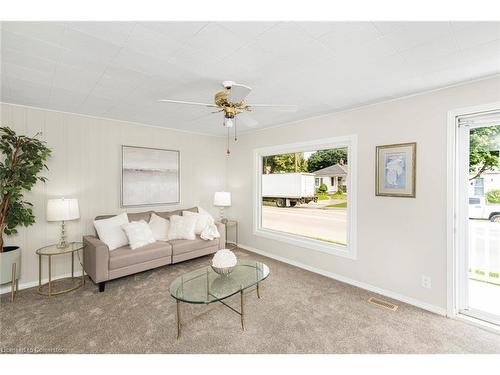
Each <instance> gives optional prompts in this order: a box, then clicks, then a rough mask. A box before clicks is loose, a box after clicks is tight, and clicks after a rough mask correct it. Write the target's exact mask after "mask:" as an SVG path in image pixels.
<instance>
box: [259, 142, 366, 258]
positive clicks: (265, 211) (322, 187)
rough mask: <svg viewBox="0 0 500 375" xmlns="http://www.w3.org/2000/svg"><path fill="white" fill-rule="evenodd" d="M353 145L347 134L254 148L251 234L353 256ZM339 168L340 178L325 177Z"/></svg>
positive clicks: (354, 183)
mask: <svg viewBox="0 0 500 375" xmlns="http://www.w3.org/2000/svg"><path fill="white" fill-rule="evenodd" d="M356 144H357V138H356V136H346V137H339V138H330V139H322V140H318V141H310V142H302V143H295V144H288V145H280V146H271V147H266V148H261V149H257V150H254V158H255V159H254V160H255V184H256V185H255V197H254V233H255V234H256V235H259V236H263V237H267V238H272V239H275V240H279V241H284V242H288V243H291V244H293V245H296V246H300V247H303V248H306V249H311V250H318V251H322V252H327V253H329V254H334V255H341V256H345V257H349V258H355V256H356V191H357V190H356V179H355V176H356ZM339 163H342V164H341V165H339ZM340 166H341V167H340ZM339 170H341V171H343V172H342V173H345V174H346V175H345V176H344V178H342V177H339V176H328V173H332V174H333V173H334V171H339ZM318 171H321V173H322V174H323V175H325V174H326V176H327V177H324V178H323V177H316V175H315V174H316V173H318ZM336 174H338V172H337V173H336ZM341 181H343V182H342V186H341ZM325 182H326V183H330V185H329V186H328V185H326V184H325ZM337 182H338V184H337ZM334 186H335V187H336V188H335V189H334V188H333V187H334ZM337 186H338V188H337ZM347 188H349V194H347V193H346V191H347Z"/></svg>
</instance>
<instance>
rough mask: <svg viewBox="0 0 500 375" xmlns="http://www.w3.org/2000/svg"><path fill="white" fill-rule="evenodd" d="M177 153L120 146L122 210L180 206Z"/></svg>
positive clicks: (178, 156) (178, 155)
mask: <svg viewBox="0 0 500 375" xmlns="http://www.w3.org/2000/svg"><path fill="white" fill-rule="evenodd" d="M179 165H180V153H179V151H175V150H163V149H158V148H147V147H135V146H122V184H121V185H122V186H121V205H122V207H133V206H151V205H161V204H173V203H180V173H179V172H180V167H179Z"/></svg>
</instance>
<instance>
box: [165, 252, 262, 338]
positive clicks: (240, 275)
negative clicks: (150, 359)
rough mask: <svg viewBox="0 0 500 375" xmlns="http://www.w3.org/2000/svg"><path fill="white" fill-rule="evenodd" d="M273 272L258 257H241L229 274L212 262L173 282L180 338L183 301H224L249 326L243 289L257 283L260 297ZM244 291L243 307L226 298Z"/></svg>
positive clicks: (256, 286) (171, 289) (172, 290)
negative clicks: (214, 265)
mask: <svg viewBox="0 0 500 375" xmlns="http://www.w3.org/2000/svg"><path fill="white" fill-rule="evenodd" d="M268 276H269V267H267V266H266V265H265V264H264V263H261V262H256V261H240V262H238V264H237V265H236V267H235V268H234V270H233V272H231V273H230V274H229V275H227V276H222V275H219V274H218V273H216V272H215V271H214V270H213V269H212V267H211V266H207V267H203V268H200V269H197V270H195V271H191V272H188V273H186V274H184V275H182V276H179V277H178V278H176V279H175V280H174V281H173V282H172V284H170V295H171V296H172V297H173V298H174V299H175V300H176V302H177V338H179V337H180V335H181V311H180V303H181V302H185V303H194V304H206V305H208V304H209V303H213V302H220V303H222V304H223V305H224V306H226V307H228V308H229V309H231V310H232V311H234V312H235V313H237V314H238V315H240V320H241V329H242V330H245V320H244V319H245V310H244V307H243V292H244V291H245V290H246V289H249V288H251V287H253V286H255V289H256V291H257V297H258V298H260V289H259V284H260V282H262V281H263V280H265V279H266V278H267V277H268ZM238 293H239V294H240V310H239V311H238V310H236V309H235V308H233V307H231V306H229V305H228V304H227V303H225V302H224V300H225V299H226V298H229V297H231V296H234V295H236V294H238Z"/></svg>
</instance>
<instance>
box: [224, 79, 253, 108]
mask: <svg viewBox="0 0 500 375" xmlns="http://www.w3.org/2000/svg"><path fill="white" fill-rule="evenodd" d="M250 92H252V89H251V88H250V87H248V86H245V85H240V84H238V83H233V85H232V86H231V89H230V90H229V101H230V102H231V103H241V102H242V101H243V100H245V98H246V97H247V96H248V94H250Z"/></svg>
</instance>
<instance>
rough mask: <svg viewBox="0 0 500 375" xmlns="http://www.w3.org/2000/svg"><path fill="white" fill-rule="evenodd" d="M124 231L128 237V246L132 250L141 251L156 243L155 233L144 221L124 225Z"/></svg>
mask: <svg viewBox="0 0 500 375" xmlns="http://www.w3.org/2000/svg"><path fill="white" fill-rule="evenodd" d="M122 229H123V231H124V232H125V234H126V235H127V238H128V245H129V246H130V248H131V249H132V250H135V249H140V248H141V247H144V246H146V245H149V244H152V243H155V242H156V240H155V238H154V236H153V231H152V230H151V228H150V226H149V224H148V223H146V222H145V221H144V220H141V221H132V222H131V223H127V224H123V225H122Z"/></svg>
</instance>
